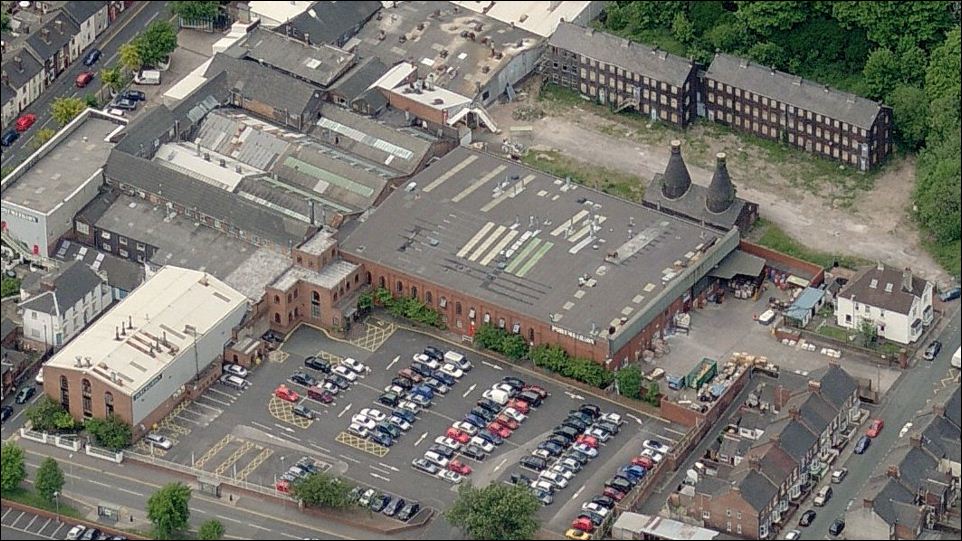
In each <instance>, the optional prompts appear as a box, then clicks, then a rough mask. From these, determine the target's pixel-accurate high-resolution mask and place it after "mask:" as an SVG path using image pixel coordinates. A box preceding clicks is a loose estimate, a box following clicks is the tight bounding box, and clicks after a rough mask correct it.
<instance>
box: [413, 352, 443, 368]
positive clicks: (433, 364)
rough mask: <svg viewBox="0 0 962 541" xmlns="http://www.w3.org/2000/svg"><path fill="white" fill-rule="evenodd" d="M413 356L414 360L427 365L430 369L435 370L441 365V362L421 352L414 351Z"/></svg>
mask: <svg viewBox="0 0 962 541" xmlns="http://www.w3.org/2000/svg"><path fill="white" fill-rule="evenodd" d="M413 358H414V360H415V361H416V362H419V363H421V364H423V365H425V366H427V367H428V368H430V369H431V370H437V369H438V368H439V367H440V366H441V363H439V362H437V361H435V360H434V359H432V358H431V357H428V356H427V355H425V354H423V353H415V354H414V357H413Z"/></svg>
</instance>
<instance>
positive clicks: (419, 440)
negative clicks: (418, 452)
mask: <svg viewBox="0 0 962 541" xmlns="http://www.w3.org/2000/svg"><path fill="white" fill-rule="evenodd" d="M426 437H428V433H427V432H425V433H424V434H421V437H420V438H418V441H416V442H414V446H415V447H417V446H418V445H421V442H422V441H424V438H426Z"/></svg>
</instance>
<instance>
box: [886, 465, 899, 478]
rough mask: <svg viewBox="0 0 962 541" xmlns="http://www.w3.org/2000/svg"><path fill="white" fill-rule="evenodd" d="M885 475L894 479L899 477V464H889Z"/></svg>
mask: <svg viewBox="0 0 962 541" xmlns="http://www.w3.org/2000/svg"><path fill="white" fill-rule="evenodd" d="M885 475H887V476H889V477H891V478H892V479H898V478H899V475H900V472H899V467H898V465H895V464H893V465H891V466H889V467H888V470H886V471H885Z"/></svg>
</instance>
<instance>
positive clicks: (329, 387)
mask: <svg viewBox="0 0 962 541" xmlns="http://www.w3.org/2000/svg"><path fill="white" fill-rule="evenodd" d="M321 389H324V390H325V391H327V392H329V393H331V394H333V395H336V394H337V393H339V392H341V388H340V387H338V386H337V385H335V384H334V383H332V382H330V381H325V382H324V384H323V385H321Z"/></svg>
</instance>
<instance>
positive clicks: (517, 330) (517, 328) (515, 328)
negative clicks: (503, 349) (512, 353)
mask: <svg viewBox="0 0 962 541" xmlns="http://www.w3.org/2000/svg"><path fill="white" fill-rule="evenodd" d="M511 332H513V333H514V334H520V333H521V324H520V323H515V324H514V325H512V326H511Z"/></svg>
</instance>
